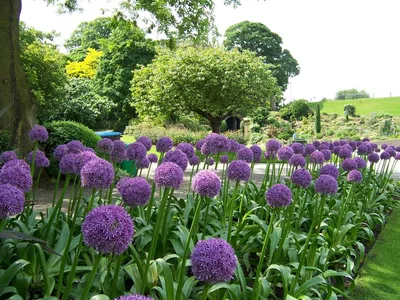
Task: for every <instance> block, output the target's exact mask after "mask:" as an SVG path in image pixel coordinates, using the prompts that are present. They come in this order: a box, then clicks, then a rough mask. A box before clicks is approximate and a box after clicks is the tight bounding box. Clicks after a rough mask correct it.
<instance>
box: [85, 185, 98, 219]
mask: <svg viewBox="0 0 400 300" xmlns="http://www.w3.org/2000/svg"><path fill="white" fill-rule="evenodd" d="M95 195H96V189H95V188H93V189H92V195H91V196H90V200H89V203H88V206H87V207H86V211H85V215H86V214H87V213H88V212H90V211H91V210H92V208H93V202H94V198H95Z"/></svg>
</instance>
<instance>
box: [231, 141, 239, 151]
mask: <svg viewBox="0 0 400 300" xmlns="http://www.w3.org/2000/svg"><path fill="white" fill-rule="evenodd" d="M229 143H230V148H229V152H232V153H236V152H238V150H239V149H240V144H239V143H238V142H237V141H235V140H229Z"/></svg>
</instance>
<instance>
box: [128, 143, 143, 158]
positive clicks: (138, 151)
mask: <svg viewBox="0 0 400 300" xmlns="http://www.w3.org/2000/svg"><path fill="white" fill-rule="evenodd" d="M146 152H147V150H146V147H145V146H144V145H143V144H142V143H138V142H135V143H132V144H130V145H129V146H128V148H127V149H126V156H127V157H128V159H129V160H142V159H143V158H145V157H146Z"/></svg>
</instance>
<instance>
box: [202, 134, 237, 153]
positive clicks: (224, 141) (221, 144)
mask: <svg viewBox="0 0 400 300" xmlns="http://www.w3.org/2000/svg"><path fill="white" fill-rule="evenodd" d="M205 143H206V144H209V147H210V150H211V153H212V154H215V153H221V152H229V150H230V149H231V143H230V141H229V139H228V138H227V137H226V136H224V135H222V134H217V133H210V134H209V135H208V136H207V137H206V138H205Z"/></svg>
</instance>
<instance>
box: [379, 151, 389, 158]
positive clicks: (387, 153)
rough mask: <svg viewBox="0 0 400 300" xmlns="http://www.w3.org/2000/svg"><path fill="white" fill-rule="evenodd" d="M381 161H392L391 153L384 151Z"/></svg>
mask: <svg viewBox="0 0 400 300" xmlns="http://www.w3.org/2000/svg"><path fill="white" fill-rule="evenodd" d="M381 159H382V160H388V159H390V153H389V152H386V151H383V152H382V153H381Z"/></svg>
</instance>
